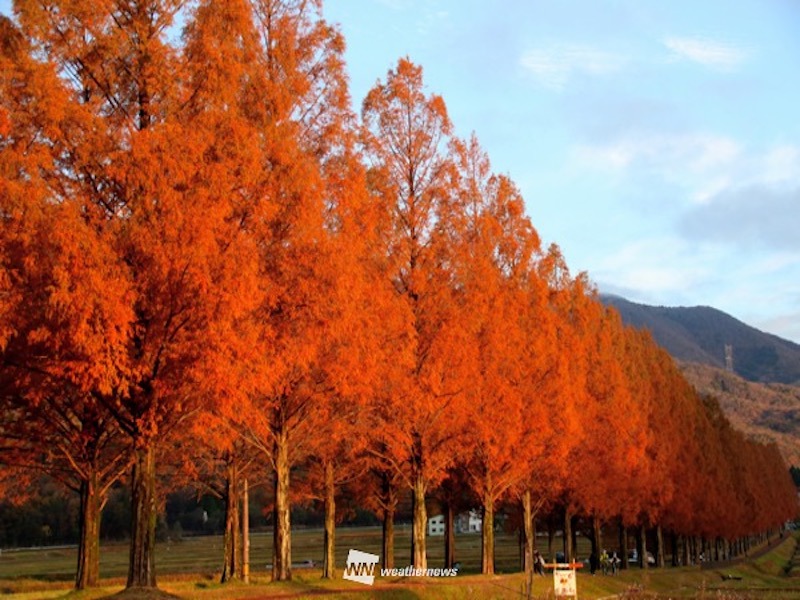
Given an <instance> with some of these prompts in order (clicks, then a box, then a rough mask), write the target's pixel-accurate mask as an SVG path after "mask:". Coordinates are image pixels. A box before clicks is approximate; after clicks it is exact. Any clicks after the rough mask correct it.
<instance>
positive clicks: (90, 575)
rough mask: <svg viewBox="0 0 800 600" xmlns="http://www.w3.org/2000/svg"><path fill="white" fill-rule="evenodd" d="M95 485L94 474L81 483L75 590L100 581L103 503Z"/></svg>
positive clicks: (95, 478) (95, 477)
mask: <svg viewBox="0 0 800 600" xmlns="http://www.w3.org/2000/svg"><path fill="white" fill-rule="evenodd" d="M97 483H98V482H97V474H96V473H92V474H91V475H90V476H89V478H87V479H85V480H83V481H82V482H81V490H80V498H81V507H80V510H81V513H80V542H79V544H78V570H77V574H76V576H75V589H76V590H83V589H86V588H87V587H93V586H96V585H97V583H98V582H99V580H100V518H101V516H102V512H103V511H102V507H103V504H104V501H103V499H102V498H101V497H100V495H99V492H98V489H97V488H98V485H97Z"/></svg>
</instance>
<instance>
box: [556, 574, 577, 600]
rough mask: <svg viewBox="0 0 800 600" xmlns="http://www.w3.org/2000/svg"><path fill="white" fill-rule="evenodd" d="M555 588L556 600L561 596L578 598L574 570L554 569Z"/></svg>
mask: <svg viewBox="0 0 800 600" xmlns="http://www.w3.org/2000/svg"><path fill="white" fill-rule="evenodd" d="M553 586H554V587H555V594H556V598H558V597H560V596H572V597H575V598H577V597H578V584H577V578H576V577H575V571H574V570H573V569H554V570H553Z"/></svg>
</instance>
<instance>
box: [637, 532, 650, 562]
mask: <svg viewBox="0 0 800 600" xmlns="http://www.w3.org/2000/svg"><path fill="white" fill-rule="evenodd" d="M639 535H640V539H641V540H642V541H641V546H642V553H641V555H639V566H640V567H642V568H643V569H647V568H648V567H649V566H650V565H648V564H647V527H645V526H644V525H642V528H641V532H640V534H639Z"/></svg>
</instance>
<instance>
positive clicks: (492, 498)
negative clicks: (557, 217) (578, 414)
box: [448, 136, 539, 573]
mask: <svg viewBox="0 0 800 600" xmlns="http://www.w3.org/2000/svg"><path fill="white" fill-rule="evenodd" d="M453 145H454V155H455V160H456V171H455V172H456V181H455V182H454V183H453V188H454V189H455V190H457V191H456V193H455V194H454V200H453V202H452V204H451V205H450V206H449V211H450V215H449V219H448V220H449V221H450V222H451V223H452V226H451V230H450V238H451V239H450V240H449V242H448V243H449V245H450V246H451V247H452V249H453V254H454V259H453V263H454V266H455V269H454V272H455V279H456V286H457V287H458V288H459V289H460V291H461V294H462V295H463V300H462V302H463V310H464V315H465V317H464V319H465V321H464V327H465V329H466V331H467V335H468V336H469V351H470V356H469V363H468V364H469V368H470V370H469V372H468V374H467V379H466V381H464V392H463V393H464V400H465V403H466V404H467V405H468V406H469V407H470V413H471V415H470V426H469V427H468V429H467V431H466V432H465V434H464V440H466V441H467V444H466V447H465V448H464V449H463V453H464V454H465V455H466V456H467V457H468V458H467V459H466V461H465V463H466V464H465V466H464V468H465V470H466V474H467V478H466V479H467V482H468V483H469V485H470V487H471V488H472V489H473V490H474V491H475V493H476V495H477V496H478V498H479V499H480V501H481V504H482V507H483V526H482V528H481V531H482V537H483V543H482V552H481V555H482V560H481V565H482V566H481V571H482V572H483V573H494V529H495V527H494V513H495V506H496V504H497V503H498V502H499V501H500V499H501V498H503V497H504V496H505V495H506V493H507V492H508V491H509V489H511V488H512V486H514V485H515V484H516V483H517V482H518V481H519V479H520V478H521V477H523V476H524V475H525V474H526V473H527V469H528V465H527V463H526V460H525V459H526V455H525V452H524V446H525V444H526V443H527V442H528V440H527V438H526V434H527V432H528V431H530V427H531V424H530V423H529V422H528V421H527V420H526V419H525V406H524V404H525V397H524V389H525V388H524V386H523V380H524V379H525V377H526V368H527V367H528V365H527V364H526V363H525V362H524V360H523V357H524V351H523V348H524V347H525V345H526V342H527V339H526V338H525V331H524V329H523V326H522V324H523V320H524V318H525V316H527V315H526V311H528V310H530V309H531V308H532V306H531V305H530V304H528V302H527V300H528V297H527V295H526V293H525V292H526V284H527V283H528V281H529V280H530V278H531V277H535V276H536V273H535V271H534V270H533V266H534V263H533V258H534V255H535V253H536V252H537V251H538V249H539V239H538V236H537V235H536V232H535V231H534V229H533V227H532V226H531V224H530V222H529V221H528V219H527V218H526V217H525V214H524V204H523V200H522V197H521V196H520V194H519V192H518V191H517V189H516V188H515V186H514V185H513V183H512V182H511V181H510V180H509V179H508V178H507V177H504V176H497V175H492V174H491V172H490V165H489V160H488V157H487V156H486V154H485V153H484V152H483V150H482V149H481V148H480V146H479V144H478V141H477V139H476V138H475V136H473V137H472V138H471V139H470V140H469V141H468V142H461V141H458V140H457V141H455V142H454V144H453Z"/></svg>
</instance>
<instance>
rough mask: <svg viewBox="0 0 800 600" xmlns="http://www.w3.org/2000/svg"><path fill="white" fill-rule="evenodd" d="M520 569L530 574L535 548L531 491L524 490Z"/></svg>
mask: <svg viewBox="0 0 800 600" xmlns="http://www.w3.org/2000/svg"><path fill="white" fill-rule="evenodd" d="M520 532H521V533H522V571H523V572H524V573H525V574H526V575H530V573H531V571H532V570H533V551H534V550H535V549H536V531H535V530H534V523H533V511H532V508H531V491H530V490H525V493H524V494H523V495H522V528H521V529H520Z"/></svg>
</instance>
